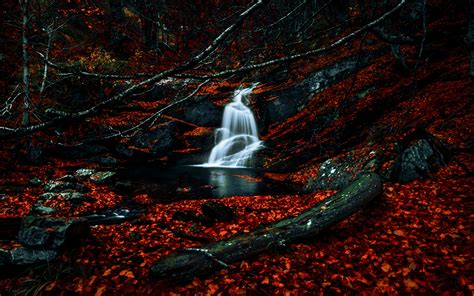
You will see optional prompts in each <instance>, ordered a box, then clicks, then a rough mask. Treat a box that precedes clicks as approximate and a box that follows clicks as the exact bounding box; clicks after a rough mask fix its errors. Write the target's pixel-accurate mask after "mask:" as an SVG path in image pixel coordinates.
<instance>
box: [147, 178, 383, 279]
mask: <svg viewBox="0 0 474 296" xmlns="http://www.w3.org/2000/svg"><path fill="white" fill-rule="evenodd" d="M382 188H383V185H382V180H381V178H380V176H378V175H377V174H367V175H363V176H361V177H360V178H358V179H357V180H356V181H354V182H353V183H351V184H350V185H349V186H348V187H347V188H346V189H344V190H342V191H341V192H339V193H337V194H335V195H333V196H331V197H329V198H327V199H326V200H325V201H324V202H321V203H319V204H318V205H316V206H314V207H313V208H310V209H308V210H306V211H305V212H303V213H301V214H300V215H298V216H296V217H292V218H287V219H283V220H281V221H279V222H276V223H273V224H271V225H269V226H267V227H265V228H261V229H257V230H255V231H254V232H251V233H248V234H242V235H238V236H234V237H231V238H228V239H225V240H222V241H218V242H215V243H212V244H209V245H206V246H204V247H202V248H190V249H185V250H182V251H179V252H177V253H175V254H172V255H170V256H167V257H164V258H162V259H160V260H158V261H156V262H155V263H154V265H153V266H152V268H151V274H152V275H153V276H155V277H156V278H170V279H173V280H177V281H188V280H191V279H192V278H194V277H195V276H197V275H202V274H208V273H211V272H213V271H215V270H217V269H219V268H222V267H227V264H230V263H233V262H236V261H240V260H243V259H245V258H248V257H251V256H254V255H257V254H259V253H262V252H264V251H267V250H271V249H274V248H275V247H278V246H280V247H282V246H285V245H287V244H289V243H292V242H295V241H298V240H301V239H303V238H307V237H313V236H315V235H316V234H318V233H320V232H321V231H322V230H323V229H325V228H327V227H329V226H330V225H332V224H334V223H336V222H338V221H340V220H342V219H344V218H346V217H348V216H349V215H351V214H352V213H354V212H356V211H357V210H358V209H360V208H361V207H363V206H364V205H366V204H367V203H368V202H370V201H371V200H372V199H374V198H375V197H376V196H378V195H380V194H381V193H382Z"/></svg>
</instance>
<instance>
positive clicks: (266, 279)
mask: <svg viewBox="0 0 474 296" xmlns="http://www.w3.org/2000/svg"><path fill="white" fill-rule="evenodd" d="M269 283H270V279H269V278H267V277H265V278H264V279H263V281H262V282H261V284H262V285H268V284H269Z"/></svg>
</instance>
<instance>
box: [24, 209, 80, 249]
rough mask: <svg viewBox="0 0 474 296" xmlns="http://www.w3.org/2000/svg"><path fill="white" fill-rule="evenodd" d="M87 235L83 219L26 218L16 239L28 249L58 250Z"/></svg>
mask: <svg viewBox="0 0 474 296" xmlns="http://www.w3.org/2000/svg"><path fill="white" fill-rule="evenodd" d="M88 235H89V225H88V224H87V221H86V220H85V219H74V220H73V219H70V220H59V219H53V218H44V217H34V216H28V217H26V218H24V219H23V222H22V225H21V230H20V233H19V234H18V239H19V241H20V243H21V244H22V245H23V246H25V247H28V248H32V249H41V250H58V249H59V248H61V247H63V246H64V245H67V244H74V243H76V242H78V241H80V240H81V239H83V238H85V237H87V236H88Z"/></svg>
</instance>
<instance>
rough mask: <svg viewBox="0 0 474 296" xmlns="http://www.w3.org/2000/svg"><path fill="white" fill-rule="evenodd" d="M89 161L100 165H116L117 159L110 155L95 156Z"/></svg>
mask: <svg viewBox="0 0 474 296" xmlns="http://www.w3.org/2000/svg"><path fill="white" fill-rule="evenodd" d="M89 162H91V163H95V164H98V165H102V166H116V165H117V159H115V158H113V157H112V156H96V157H93V158H91V159H90V160H89Z"/></svg>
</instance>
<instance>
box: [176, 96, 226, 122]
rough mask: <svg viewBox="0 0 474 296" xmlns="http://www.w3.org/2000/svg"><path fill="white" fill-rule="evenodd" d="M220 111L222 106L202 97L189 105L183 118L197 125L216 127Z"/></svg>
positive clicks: (220, 114)
mask: <svg viewBox="0 0 474 296" xmlns="http://www.w3.org/2000/svg"><path fill="white" fill-rule="evenodd" d="M222 113H223V110H222V108H219V107H217V106H216V105H214V104H213V103H211V102H209V101H207V100H205V99H204V100H202V101H201V102H199V103H197V104H193V105H192V106H190V108H189V109H188V110H187V112H186V113H185V114H184V120H185V121H187V122H191V123H193V124H195V125H198V126H210V127H217V126H219V125H220V123H221V120H222Z"/></svg>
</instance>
